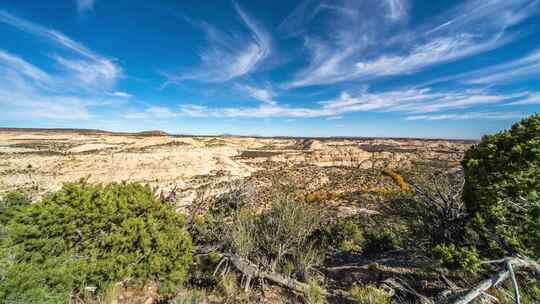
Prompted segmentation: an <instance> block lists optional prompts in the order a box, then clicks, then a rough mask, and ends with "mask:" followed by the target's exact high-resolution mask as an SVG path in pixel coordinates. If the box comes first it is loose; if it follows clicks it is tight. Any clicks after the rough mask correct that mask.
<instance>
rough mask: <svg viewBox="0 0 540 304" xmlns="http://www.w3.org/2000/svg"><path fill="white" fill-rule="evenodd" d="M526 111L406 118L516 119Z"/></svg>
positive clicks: (430, 115)
mask: <svg viewBox="0 0 540 304" xmlns="http://www.w3.org/2000/svg"><path fill="white" fill-rule="evenodd" d="M524 116H526V114H524V113H516V112H510V113H509V112H471V113H462V114H429V115H414V116H408V117H406V118H405V119H406V120H472V119H475V120H486V119H489V120H493V119H495V120H497V119H502V120H504V119H516V118H520V117H524Z"/></svg>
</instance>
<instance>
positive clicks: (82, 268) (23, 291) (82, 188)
mask: <svg viewBox="0 0 540 304" xmlns="http://www.w3.org/2000/svg"><path fill="white" fill-rule="evenodd" d="M8 244H9V246H8V247H9V248H8V250H7V251H8V252H9V254H6V255H4V260H6V259H7V260H9V262H7V264H8V265H9V267H8V268H7V270H4V272H3V273H2V280H1V281H0V298H1V299H3V300H4V301H8V302H9V301H17V300H18V301H22V302H28V303H30V302H32V303H34V302H36V303H39V302H44V303H45V302H47V301H49V302H51V303H59V302H63V301H60V300H59V299H61V298H62V299H64V301H66V300H67V297H68V295H69V294H73V293H80V292H81V291H82V290H83V289H84V287H86V286H92V287H96V288H97V292H98V293H103V291H104V290H105V289H106V288H107V287H108V286H110V285H111V284H115V283H117V282H120V281H124V282H127V283H128V284H129V285H131V286H141V285H143V284H145V283H149V282H158V283H159V286H160V289H159V292H160V294H161V295H163V296H165V295H168V294H171V293H172V292H174V291H175V290H176V289H177V288H179V287H180V285H181V284H182V283H183V282H184V280H185V278H186V276H187V269H188V266H189V264H190V263H191V254H192V251H193V248H192V245H191V238H190V236H189V235H188V234H187V233H186V231H185V230H184V218H183V217H182V216H181V215H179V214H177V213H176V212H175V210H174V209H173V208H172V207H171V206H169V205H167V204H164V203H162V202H160V201H159V200H157V199H156V198H155V196H154V193H153V191H152V189H151V188H150V187H148V186H143V185H140V184H136V183H122V184H109V185H93V184H89V183H87V182H86V181H80V182H77V183H67V184H65V185H64V186H63V188H62V189H61V190H60V191H58V192H54V193H52V194H50V195H47V196H46V197H45V198H43V200H42V201H41V202H39V203H36V204H31V205H29V206H27V207H25V208H23V209H22V210H21V211H20V212H19V213H18V214H17V215H16V216H15V218H14V219H13V220H12V221H11V222H10V224H9V227H8ZM6 257H7V258H6ZM51 299H52V300H51Z"/></svg>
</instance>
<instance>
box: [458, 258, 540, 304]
mask: <svg viewBox="0 0 540 304" xmlns="http://www.w3.org/2000/svg"><path fill="white" fill-rule="evenodd" d="M495 263H505V264H506V265H510V267H507V266H506V267H505V268H504V269H503V270H501V271H499V272H498V273H497V274H496V275H494V276H493V277H491V278H490V279H488V280H485V281H482V282H481V283H480V284H478V286H476V287H475V288H473V289H471V290H469V291H468V292H467V293H466V294H465V295H463V296H461V297H460V298H459V299H458V300H457V301H455V302H454V303H453V304H467V303H470V302H471V301H473V300H474V299H476V298H478V297H479V296H481V295H483V294H485V293H486V291H487V290H488V289H490V288H491V287H494V286H497V285H499V284H500V283H501V282H502V281H504V280H506V279H507V278H508V277H509V276H510V272H511V271H513V270H511V269H512V267H513V268H515V269H516V270H517V269H527V270H529V271H530V272H532V273H533V274H534V275H535V276H537V277H540V264H538V263H537V262H535V261H533V260H531V259H528V258H504V259H500V260H494V261H486V262H484V264H495Z"/></svg>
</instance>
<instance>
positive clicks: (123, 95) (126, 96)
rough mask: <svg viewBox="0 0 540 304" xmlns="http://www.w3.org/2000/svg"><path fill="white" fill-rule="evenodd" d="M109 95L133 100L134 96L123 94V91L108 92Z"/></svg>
mask: <svg viewBox="0 0 540 304" xmlns="http://www.w3.org/2000/svg"><path fill="white" fill-rule="evenodd" d="M107 95H109V96H115V97H121V98H131V97H133V95H131V94H129V93H126V92H122V91H115V92H108V93H107Z"/></svg>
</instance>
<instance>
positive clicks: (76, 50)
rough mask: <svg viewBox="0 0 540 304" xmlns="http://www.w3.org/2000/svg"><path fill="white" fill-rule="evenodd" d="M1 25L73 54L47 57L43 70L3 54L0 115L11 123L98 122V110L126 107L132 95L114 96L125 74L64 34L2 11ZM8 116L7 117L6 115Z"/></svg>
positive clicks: (109, 61)
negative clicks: (47, 64)
mask: <svg viewBox="0 0 540 304" xmlns="http://www.w3.org/2000/svg"><path fill="white" fill-rule="evenodd" d="M0 23H4V24H7V25H10V26H12V27H13V28H16V29H18V30H20V31H23V32H25V33H28V34H31V35H33V36H35V37H38V38H40V39H45V40H46V41H47V42H52V43H53V46H54V47H55V50H56V48H60V49H61V50H62V51H63V53H66V51H67V54H69V56H70V59H67V58H65V57H61V56H59V55H54V54H53V55H51V56H49V57H45V58H48V59H49V60H52V62H53V63H56V66H54V67H53V68H49V70H44V69H42V68H39V67H37V66H35V65H34V64H32V63H30V62H28V61H27V60H25V59H24V58H22V57H21V56H19V55H16V54H13V53H10V52H8V51H6V50H2V49H0V111H1V112H2V113H3V114H4V115H5V117H6V119H9V120H13V121H21V120H31V119H42V120H43V121H49V120H57V121H82V120H90V119H94V118H95V115H94V114H92V110H93V109H94V108H103V107H107V106H115V105H118V104H122V103H123V102H124V100H125V99H126V98H127V97H128V95H129V94H127V93H123V92H115V91H113V93H107V92H110V91H109V89H111V88H113V87H114V85H115V83H116V80H117V78H118V77H119V76H120V74H121V69H120V68H119V67H118V66H116V65H115V64H114V63H113V62H112V61H111V60H110V59H107V58H105V57H103V56H101V55H98V54H97V53H95V52H93V51H92V50H90V49H89V48H87V47H85V46H84V45H82V44H80V43H79V42H76V41H74V40H72V39H70V38H69V37H67V36H65V35H64V34H62V33H60V32H58V31H56V30H53V29H49V28H46V27H43V26H41V25H38V24H35V23H33V22H30V21H27V20H24V19H21V18H19V17H16V16H14V15H11V14H9V13H7V12H4V11H0ZM3 117H4V116H3Z"/></svg>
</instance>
